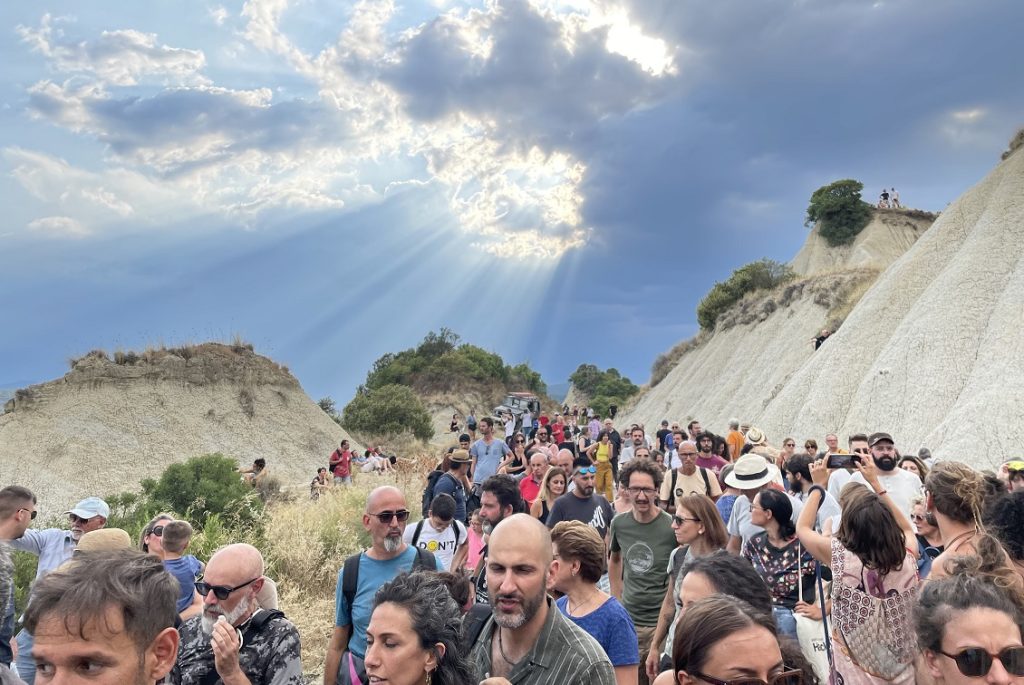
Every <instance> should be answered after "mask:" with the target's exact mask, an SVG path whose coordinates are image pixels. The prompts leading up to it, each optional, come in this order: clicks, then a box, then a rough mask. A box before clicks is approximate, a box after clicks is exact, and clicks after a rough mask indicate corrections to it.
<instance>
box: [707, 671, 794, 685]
mask: <svg viewBox="0 0 1024 685" xmlns="http://www.w3.org/2000/svg"><path fill="white" fill-rule="evenodd" d="M693 675H694V677H697V678H700V679H701V680H706V681H707V682H709V683H711V685H801V683H803V682H804V672H803V671H801V670H800V669H795V670H792V671H782V672H781V673H776V674H775V675H773V676H770V677H769V678H768V682H767V683H766V682H765V681H763V680H761V679H760V678H733V679H732V680H722V679H721V678H712V677H711V676H708V675H704V674H703V673H696V672H695V673H693Z"/></svg>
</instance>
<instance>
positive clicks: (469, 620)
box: [462, 603, 491, 653]
mask: <svg viewBox="0 0 1024 685" xmlns="http://www.w3.org/2000/svg"><path fill="white" fill-rule="evenodd" d="M490 616H491V605H490V604H480V603H476V604H474V605H473V608H472V609H470V610H469V613H468V614H466V618H464V619H463V620H462V634H463V635H464V636H465V642H464V644H465V650H466V653H469V651H470V650H472V649H473V645H475V644H476V641H477V640H478V639H479V638H480V633H481V632H483V629H484V626H485V625H486V624H487V619H488V618H490Z"/></svg>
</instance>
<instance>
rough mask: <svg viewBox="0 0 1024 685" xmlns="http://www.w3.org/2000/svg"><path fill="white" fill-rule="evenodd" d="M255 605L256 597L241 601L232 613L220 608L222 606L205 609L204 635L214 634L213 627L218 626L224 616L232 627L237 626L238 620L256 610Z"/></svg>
mask: <svg viewBox="0 0 1024 685" xmlns="http://www.w3.org/2000/svg"><path fill="white" fill-rule="evenodd" d="M255 604H256V598H255V597H246V598H245V599H243V600H242V601H240V602H239V603H238V606H236V607H235V608H234V609H232V610H231V611H224V610H223V609H221V608H220V605H213V606H208V607H204V608H203V619H202V621H203V623H202V628H203V633H205V634H206V635H210V634H212V633H213V626H215V625H216V624H217V620H218V619H219V618H220V617H221V616H223V617H224V620H225V621H227V622H228V623H230V624H231V625H235V623H237V622H238V619H240V618H242V617H243V616H245V615H246V614H247V613H249V612H250V611H252V610H253V609H255V608H256V607H255Z"/></svg>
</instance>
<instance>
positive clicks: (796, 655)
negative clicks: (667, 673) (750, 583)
mask: <svg viewBox="0 0 1024 685" xmlns="http://www.w3.org/2000/svg"><path fill="white" fill-rule="evenodd" d="M672 662H673V663H672V666H673V672H674V673H675V681H676V682H677V683H678V684H679V685H698V684H700V685H703V684H707V685H801V684H804V685H817V683H818V679H817V676H816V675H814V670H813V669H811V668H810V667H809V666H808V665H807V663H806V661H805V660H804V658H803V655H801V654H800V648H799V647H798V646H797V645H796V643H794V642H791V641H789V640H786V639H785V638H783V639H782V640H781V641H780V639H779V637H778V634H777V632H776V629H775V622H774V621H773V620H772V617H771V615H770V614H767V613H764V612H762V611H758V610H757V609H755V608H754V607H753V606H751V605H750V604H748V603H746V602H744V601H743V600H741V599H737V598H735V597H731V596H728V595H714V596H711V597H708V598H707V599H702V600H699V601H697V602H694V603H693V604H691V605H689V606H688V607H687V608H686V612H685V613H684V614H683V615H682V618H680V619H679V625H678V626H676V641H675V645H674V647H673V650H672Z"/></svg>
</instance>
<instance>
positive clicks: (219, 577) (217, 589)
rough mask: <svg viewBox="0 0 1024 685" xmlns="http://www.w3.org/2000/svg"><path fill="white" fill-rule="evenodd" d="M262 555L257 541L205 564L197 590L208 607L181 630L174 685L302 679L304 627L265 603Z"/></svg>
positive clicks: (292, 683)
mask: <svg viewBox="0 0 1024 685" xmlns="http://www.w3.org/2000/svg"><path fill="white" fill-rule="evenodd" d="M263 582H264V578H263V555H261V554H260V552H259V550H258V549H256V548H255V547H253V546H252V545H246V544H233V545H228V546H226V547H223V548H221V549H220V550H219V551H218V552H217V553H216V554H214V555H213V556H212V557H211V558H210V561H209V563H207V565H206V572H205V573H204V574H203V579H202V580H200V581H196V591H197V592H198V593H199V595H200V596H201V597H202V598H203V613H201V614H199V615H198V616H193V617H192V618H190V619H188V620H187V621H185V623H183V624H182V626H181V628H179V629H178V632H179V633H180V634H181V645H180V646H179V647H178V663H177V664H176V665H175V667H174V670H173V671H172V672H171V677H170V682H171V683H172V684H173V685H200V684H203V685H205V684H207V683H210V684H216V683H224V685H249V683H252V684H253V685H262V684H269V683H273V684H274V685H285V684H289V685H301V684H302V683H303V682H304V681H303V679H302V664H301V662H300V654H299V631H298V630H296V629H295V626H294V625H292V623H291V621H289V620H288V619H286V618H285V617H284V614H282V613H281V612H279V611H267V610H265V609H261V608H260V606H259V603H258V602H257V601H256V595H257V594H258V593H259V591H260V589H261V588H262V587H263Z"/></svg>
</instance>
